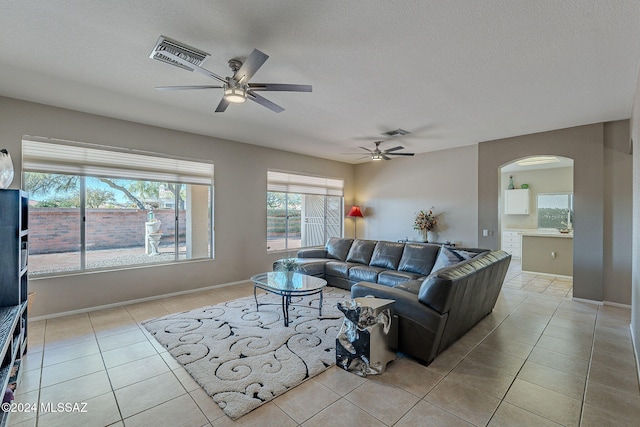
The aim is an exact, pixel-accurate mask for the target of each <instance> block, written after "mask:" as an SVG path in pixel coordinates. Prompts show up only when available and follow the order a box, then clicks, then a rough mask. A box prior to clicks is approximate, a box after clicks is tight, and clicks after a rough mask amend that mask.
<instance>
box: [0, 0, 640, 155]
mask: <svg viewBox="0 0 640 427" xmlns="http://www.w3.org/2000/svg"><path fill="white" fill-rule="evenodd" d="M0 5H1V9H0V10H1V12H0V37H1V40H2V41H1V43H0V95H4V96H8V97H14V98H20V99H25V100H29V101H35V102H40V103H45V104H50V105H55V106H60V107H65V108H70V109H74V110H80V111H86V112H90V113H95V114H100V115H105V116H109V117H115V118H120V119H125V120H131V121H136V122H141V123H146V124H151V125H157V126H163V127H167V128H171V129H178V130H184V131H189V132H194V133H198V134H203V135H211V136H215V137H220V138H225V139H230V140H235V141H241V142H247V143H251V144H256V145H264V146H269V147H274V148H279V149H283V150H288V151H294V152H298V153H303V154H309V155H314V156H319V157H325V158H330V159H335V160H341V161H347V162H356V161H358V160H356V159H358V157H359V156H353V155H351V156H349V155H341V154H340V153H342V152H345V151H346V152H352V151H354V150H358V149H357V147H358V146H361V145H366V146H368V147H372V146H373V144H372V142H373V141H374V140H377V139H381V133H382V132H385V131H389V130H393V129H397V128H403V129H406V130H409V131H411V132H412V134H411V135H408V136H405V137H402V138H401V139H395V140H394V141H392V142H390V143H387V144H383V145H382V148H383V149H384V148H389V147H392V146H394V145H398V143H400V144H402V145H404V146H405V147H406V148H407V149H409V150H410V151H414V152H416V153H422V152H428V151H433V150H440V149H444V148H450V147H457V146H465V145H471V144H475V143H477V142H480V141H486V140H491V139H497V138H503V137H509V136H515V135H522V134H528V133H534V132H541V131H546V130H552V129H559V128H565V127H570V126H576V125H582V124H588V123H595V122H602V121H610V120H618V119H626V118H629V117H630V114H631V107H632V101H633V94H634V91H635V85H636V80H637V77H638V70H639V65H640V2H639V1H638V0H593V1H585V0H563V1H519V0H518V1H514V0H484V1H475V2H474V1H469V0H447V1H444V0H428V1H427V0H422V1H420V0H416V1H409V0H402V1H401V0H397V1H388V0H351V1H340V0H328V1H317V0H289V1H281V0H269V1H265V0H254V1H248V0H234V1H224V0H209V1H202V0H201V1H194V0H182V1H174V0H134V1H131V0H126V1H124V0H110V1H77V0H40V1H34V0H21V1H12V0H2V1H1V3H0ZM160 35H165V36H168V37H171V38H174V39H176V40H179V41H181V42H183V43H186V44H188V45H191V46H194V47H196V48H199V49H201V50H204V51H206V52H209V53H211V57H209V58H208V59H207V60H206V62H205V63H204V64H203V67H205V68H207V69H209V70H211V71H213V72H214V73H216V74H220V75H223V76H228V75H229V74H230V72H229V69H228V66H227V61H228V60H229V59H231V58H234V57H240V58H246V56H247V55H248V54H249V53H250V52H251V50H252V49H253V48H257V49H259V50H261V51H263V52H265V53H267V54H268V55H270V59H269V60H268V61H267V62H266V63H265V65H264V66H263V67H262V68H261V69H260V70H259V71H258V72H257V73H256V75H255V76H254V78H253V79H252V81H253V82H269V83H297V84H311V85H313V93H286V92H284V93H266V92H263V94H264V95H265V96H267V97H268V98H269V99H271V100H272V101H274V102H276V103H278V104H280V105H281V106H283V107H284V108H285V109H286V110H285V111H284V112H282V113H280V114H276V113H273V112H271V111H270V110H268V109H266V108H264V107H261V106H259V105H258V104H255V103H253V102H247V103H246V104H242V105H231V106H230V107H229V109H228V110H227V112H225V113H214V112H213V111H214V109H215V107H216V105H217V104H218V102H219V100H220V97H221V92H220V91H219V90H210V91H204V90H202V91H182V92H177V91H171V92H160V91H156V90H154V87H155V86H164V85H194V84H216V83H217V82H216V81H214V80H211V79H208V78H207V77H206V76H203V75H201V74H197V73H192V72H188V71H186V70H182V69H180V68H177V67H173V66H170V65H167V64H165V63H162V62H159V61H154V60H152V59H149V54H150V52H151V50H152V49H153V47H154V45H155V42H156V40H157V39H158V37H159V36H160ZM44 136H48V135H44ZM391 144H393V145H391Z"/></svg>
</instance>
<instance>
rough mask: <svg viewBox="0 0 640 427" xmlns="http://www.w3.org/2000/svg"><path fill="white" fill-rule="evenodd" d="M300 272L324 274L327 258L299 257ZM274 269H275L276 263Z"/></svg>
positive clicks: (309, 274) (319, 275)
mask: <svg viewBox="0 0 640 427" xmlns="http://www.w3.org/2000/svg"><path fill="white" fill-rule="evenodd" d="M297 261H298V270H297V271H298V272H299V273H302V274H306V275H308V276H318V277H322V276H324V265H325V264H326V263H327V259H326V258H298V259H297ZM273 270H274V271H275V270H276V268H275V264H274V268H273Z"/></svg>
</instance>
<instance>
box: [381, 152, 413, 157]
mask: <svg viewBox="0 0 640 427" xmlns="http://www.w3.org/2000/svg"><path fill="white" fill-rule="evenodd" d="M385 154H388V155H390V156H414V155H415V153H385Z"/></svg>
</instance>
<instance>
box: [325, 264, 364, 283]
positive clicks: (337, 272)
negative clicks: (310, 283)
mask: <svg viewBox="0 0 640 427" xmlns="http://www.w3.org/2000/svg"><path fill="white" fill-rule="evenodd" d="M354 265H357V264H352V263H348V262H342V261H328V262H327V263H326V264H325V265H324V274H325V275H326V276H336V277H344V278H345V279H348V278H349V268H351V267H352V266H354Z"/></svg>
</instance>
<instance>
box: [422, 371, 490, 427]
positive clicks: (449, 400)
mask: <svg viewBox="0 0 640 427" xmlns="http://www.w3.org/2000/svg"><path fill="white" fill-rule="evenodd" d="M424 400H425V401H427V402H430V403H432V404H434V405H436V406H438V407H440V408H441V409H444V410H445V411H447V412H449V413H451V414H453V415H456V416H457V417H459V418H462V419H464V420H465V421H467V422H469V423H471V424H474V425H478V426H479V425H486V424H487V423H488V422H489V419H491V415H492V414H493V413H494V411H495V410H496V408H497V407H498V405H499V404H500V399H497V398H495V397H493V396H489V395H488V394H487V393H485V392H483V391H482V390H479V389H477V388H475V387H471V386H469V385H466V384H464V383H461V382H459V381H456V380H453V379H451V378H449V377H447V378H445V379H444V380H442V381H441V382H440V383H439V384H438V385H437V386H436V387H435V388H434V389H433V390H431V391H430V392H429V394H427V396H426V397H425V398H424Z"/></svg>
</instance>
